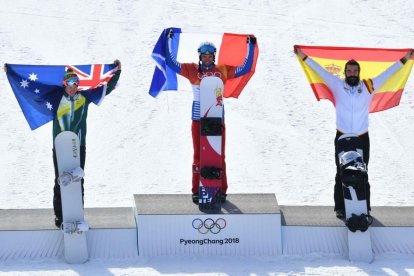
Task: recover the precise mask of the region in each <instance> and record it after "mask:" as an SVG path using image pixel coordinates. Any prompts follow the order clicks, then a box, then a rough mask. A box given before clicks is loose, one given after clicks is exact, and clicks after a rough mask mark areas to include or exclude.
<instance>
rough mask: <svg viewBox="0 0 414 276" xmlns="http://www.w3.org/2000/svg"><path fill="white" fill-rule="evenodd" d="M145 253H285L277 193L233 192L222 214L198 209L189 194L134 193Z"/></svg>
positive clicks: (140, 244)
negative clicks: (207, 212) (208, 212)
mask: <svg viewBox="0 0 414 276" xmlns="http://www.w3.org/2000/svg"><path fill="white" fill-rule="evenodd" d="M134 203H135V207H134V215H135V220H136V223H137V231H138V254H139V255H140V256H148V257H150V256H170V255H223V256H272V255H281V254H282V237H281V233H282V231H281V214H280V210H279V206H278V204H277V201H276V197H275V195H274V194H229V195H228V196H227V201H226V203H224V204H223V205H222V209H221V212H220V213H218V214H206V213H203V212H201V211H199V209H198V206H197V205H195V204H194V203H193V202H192V200H191V196H190V195H177V194H164V195H159V194H158V195H155V194H145V195H143V194H140V195H134Z"/></svg>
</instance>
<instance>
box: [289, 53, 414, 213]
mask: <svg viewBox="0 0 414 276" xmlns="http://www.w3.org/2000/svg"><path fill="white" fill-rule="evenodd" d="M295 53H296V54H297V55H298V56H299V57H300V58H301V59H302V61H303V62H304V63H305V64H306V65H308V66H309V67H310V68H312V69H313V70H314V71H315V72H316V74H318V75H319V76H320V77H321V78H322V79H323V81H324V82H325V83H326V85H327V86H328V88H329V89H330V91H331V92H332V94H333V97H334V101H335V108H336V136H335V140H334V143H335V163H336V168H337V172H336V176H335V187H334V200H335V209H334V210H335V212H336V216H337V217H338V218H344V217H345V206H344V197H343V190H342V183H341V179H340V164H339V160H338V139H339V137H340V136H341V135H343V134H355V135H357V136H358V137H359V138H360V139H361V141H362V146H363V159H364V162H365V163H366V165H367V166H368V162H369V149H370V142H369V135H368V115H369V111H370V105H371V101H372V99H373V96H374V94H375V93H376V92H377V89H379V88H380V87H381V86H382V85H383V84H384V83H385V82H386V81H387V80H388V79H389V78H390V77H391V76H392V75H393V74H394V73H395V72H397V71H398V70H399V69H400V68H401V67H402V66H403V65H404V64H405V63H406V62H407V61H408V60H409V59H410V58H412V57H413V55H414V54H413V50H412V49H410V50H409V51H408V52H407V53H406V54H405V55H404V56H403V57H402V58H401V59H400V60H399V61H397V62H395V63H394V64H393V65H391V66H390V67H389V68H388V69H387V70H385V71H384V72H383V73H381V74H380V75H378V76H376V77H375V78H371V79H364V80H361V79H360V72H361V68H360V65H359V63H358V62H357V61H355V60H349V61H348V62H346V64H345V67H344V74H345V79H344V80H342V79H340V78H338V77H336V76H334V75H332V74H331V73H329V72H328V71H327V70H325V69H324V68H323V67H322V66H321V65H319V64H318V63H317V62H315V61H314V60H313V59H312V58H309V57H308V56H307V55H305V54H304V53H303V51H302V50H301V49H300V47H297V46H295ZM365 189H366V196H367V208H368V210H371V208H370V185H369V182H368V181H367V182H366V187H365Z"/></svg>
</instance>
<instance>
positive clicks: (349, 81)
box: [345, 76, 359, 87]
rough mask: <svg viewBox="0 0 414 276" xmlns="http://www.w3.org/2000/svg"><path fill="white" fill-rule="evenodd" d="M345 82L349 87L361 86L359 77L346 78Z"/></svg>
mask: <svg viewBox="0 0 414 276" xmlns="http://www.w3.org/2000/svg"><path fill="white" fill-rule="evenodd" d="M345 82H346V83H347V84H349V86H351V87H354V86H357V85H358V84H359V76H358V77H355V76H349V77H345Z"/></svg>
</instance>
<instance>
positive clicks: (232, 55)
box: [149, 28, 259, 98]
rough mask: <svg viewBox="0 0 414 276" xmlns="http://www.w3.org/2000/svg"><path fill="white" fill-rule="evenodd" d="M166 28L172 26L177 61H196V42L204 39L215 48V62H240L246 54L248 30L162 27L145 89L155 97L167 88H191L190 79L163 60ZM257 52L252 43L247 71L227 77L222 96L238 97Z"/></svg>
mask: <svg viewBox="0 0 414 276" xmlns="http://www.w3.org/2000/svg"><path fill="white" fill-rule="evenodd" d="M170 29H173V30H174V39H173V40H172V41H171V42H172V50H173V55H174V57H175V58H176V60H177V61H179V62H180V63H192V62H193V63H198V53H197V49H198V46H199V45H200V43H202V42H205V41H209V42H212V43H214V45H215V46H216V48H217V53H216V64H226V65H231V66H240V65H241V64H242V63H243V62H244V60H245V58H246V39H247V36H248V34H232V33H208V32H196V31H191V30H189V31H183V29H181V28H167V29H164V30H163V32H162V33H161V35H160V37H159V38H158V41H157V43H156V44H155V47H154V50H153V52H152V55H151V56H152V58H153V59H154V61H155V63H156V64H155V71H154V75H153V77H152V82H151V87H150V90H149V94H150V95H151V96H153V97H157V96H158V95H159V94H160V92H162V91H167V90H175V91H177V90H180V91H181V90H184V91H192V88H191V84H190V82H189V81H188V80H187V79H186V78H184V77H182V76H180V75H178V74H176V73H175V72H174V71H173V70H172V69H170V68H169V67H168V66H167V65H166V63H165V56H166V51H165V49H166V43H167V32H168V31H169V30H170ZM258 55H259V48H258V45H257V43H256V45H255V50H254V59H253V64H252V68H251V71H250V72H249V73H247V74H246V75H244V76H241V77H239V78H235V79H230V80H227V82H226V84H225V86H224V97H226V98H228V97H233V98H238V97H239V95H240V93H241V91H242V90H243V88H244V86H245V85H246V84H247V82H248V81H249V80H250V78H251V77H252V75H253V74H254V72H255V68H256V62H257V58H258Z"/></svg>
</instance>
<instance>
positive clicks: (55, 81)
mask: <svg viewBox="0 0 414 276" xmlns="http://www.w3.org/2000/svg"><path fill="white" fill-rule="evenodd" d="M115 67H116V66H115V65H114V64H89V65H20V64H7V79H8V80H9V82H10V86H11V88H12V90H13V92H14V95H15V96H16V99H17V101H18V103H19V105H20V108H21V109H22V111H23V114H24V116H25V118H26V120H27V122H28V123H29V126H30V128H31V129H32V130H33V129H36V128H38V127H40V126H42V125H44V124H46V123H48V122H49V121H51V120H53V118H54V117H55V115H56V110H57V107H58V106H59V103H60V100H61V99H62V97H63V92H64V89H63V76H64V74H65V72H66V70H67V69H69V68H71V69H72V70H73V71H74V72H75V73H76V74H77V75H78V77H79V82H80V83H79V90H80V91H81V92H80V93H81V94H82V95H83V96H85V98H86V99H87V100H88V101H90V102H93V103H95V104H96V105H99V104H100V103H101V101H102V100H103V98H104V96H105V94H106V84H107V83H108V82H109V81H110V80H111V78H112V76H113V75H114V73H115V71H116V69H115Z"/></svg>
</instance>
